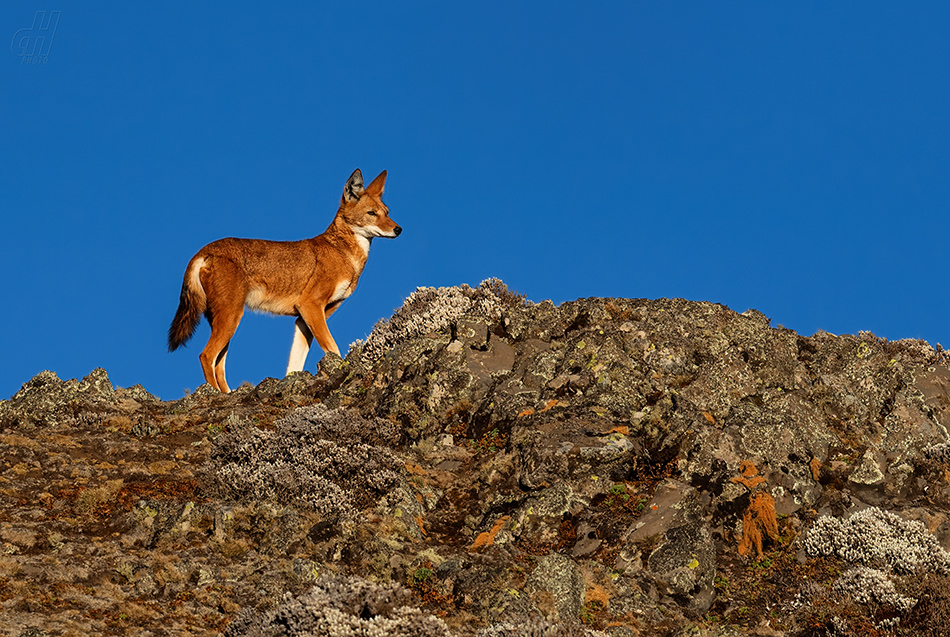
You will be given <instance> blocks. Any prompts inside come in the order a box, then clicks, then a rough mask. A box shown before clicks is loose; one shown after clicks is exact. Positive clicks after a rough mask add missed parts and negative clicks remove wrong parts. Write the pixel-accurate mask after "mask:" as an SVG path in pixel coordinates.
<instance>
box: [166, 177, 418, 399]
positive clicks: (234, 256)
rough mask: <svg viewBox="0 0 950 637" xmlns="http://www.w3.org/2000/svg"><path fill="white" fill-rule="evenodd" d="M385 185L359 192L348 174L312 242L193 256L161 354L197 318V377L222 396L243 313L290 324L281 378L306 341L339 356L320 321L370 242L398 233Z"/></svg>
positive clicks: (358, 180) (234, 244)
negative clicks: (200, 337) (200, 335)
mask: <svg viewBox="0 0 950 637" xmlns="http://www.w3.org/2000/svg"><path fill="white" fill-rule="evenodd" d="M385 185H386V171H385V170H384V171H383V172H381V173H380V174H379V176H378V177H376V179H374V180H373V181H372V183H370V185H369V186H366V188H364V187H363V174H362V173H361V172H360V171H359V170H358V169H357V170H356V171H354V172H353V174H352V175H350V178H349V179H348V180H347V182H346V186H345V187H344V188H343V197H342V198H341V200H340V208H339V210H337V213H336V217H334V219H333V223H331V224H330V227H329V228H327V230H326V232H324V233H323V234H321V235H320V236H317V237H314V238H312V239H304V240H302V241H265V240H262V239H233V238H228V239H220V240H218V241H215V242H213V243H209V244H208V245H206V246H205V247H203V248H202V249H201V250H199V251H198V254H196V255H195V256H194V257H192V259H191V261H189V262H188V267H187V268H185V279H184V282H183V283H182V285H181V302H180V303H179V305H178V311H177V312H176V313H175V318H174V319H173V320H172V324H171V327H170V328H168V351H170V352H173V351H175V350H176V349H178V348H179V347H180V346H182V345H183V344H184V343H185V342H186V341H187V340H188V339H189V338H191V336H192V334H194V332H195V329H197V327H198V323H200V322H201V315H202V314H204V316H205V318H207V319H208V323H209V324H210V325H211V338H209V339H208V344H207V345H205V348H204V350H203V351H202V352H201V354H200V355H199V357H198V358H199V360H200V361H201V369H202V371H203V372H204V376H205V380H207V381H208V383H209V384H211V385H212V386H213V387H215V388H217V389H219V390H221V391H223V392H228V391H230V389H229V388H228V382H227V380H225V377H224V361H225V359H226V358H227V354H228V344H229V343H230V342H231V337H232V336H234V332H235V330H237V327H238V323H240V322H241V317H242V316H243V315H244V307H245V306H247V307H249V308H251V309H253V310H261V311H263V312H270V313H273V314H283V315H287V316H296V317H297V321H296V323H295V331H294V341H293V345H292V346H291V348H290V360H289V361H288V363H287V373H288V374H289V373H290V372H295V371H300V370H302V369H303V365H304V361H305V360H306V359H307V352H309V351H310V345H311V344H312V343H313V339H314V338H316V339H317V343H318V344H319V345H320V347H321V348H323V351H324V352H333V353H334V354H337V355H339V354H340V349H339V348H338V347H337V346H336V343H335V342H334V341H333V337H332V336H331V335H330V329H329V328H328V327H327V317H328V316H330V315H331V314H333V312H335V311H336V309H337V308H338V307H340V304H341V303H342V302H343V300H344V299H346V298H347V297H348V296H350V295H351V294H352V293H353V290H354V289H356V283H357V281H359V279H360V274H362V272H363V267H364V266H365V265H366V258H367V257H368V256H369V246H370V243H372V241H373V239H374V238H376V237H389V238H395V237H397V236H399V233H400V232H402V228H400V227H399V226H398V225H396V222H395V221H393V220H392V219H390V218H389V208H387V207H386V204H384V203H383V200H382V196H383V189H384V187H385Z"/></svg>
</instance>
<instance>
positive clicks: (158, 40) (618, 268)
mask: <svg viewBox="0 0 950 637" xmlns="http://www.w3.org/2000/svg"><path fill="white" fill-rule="evenodd" d="M53 10H58V11H60V13H59V15H58V23H57V24H56V31H55V36H54V37H53V39H52V44H51V46H49V45H48V43H47V46H46V51H45V52H41V53H45V55H44V54H41V55H36V56H34V57H32V58H31V57H28V54H29V53H30V51H26V52H25V50H24V48H23V44H24V41H23V37H24V36H30V35H33V36H36V35H37V33H38V31H35V32H31V31H30V29H31V28H32V27H33V25H34V19H35V16H36V14H37V11H46V12H47V14H46V18H47V19H48V18H49V16H51V15H52V14H51V13H49V12H51V11H53ZM22 30H26V31H22ZM948 33H950V5H948V4H947V3H938V2H915V3H896V2H889V3H880V2H860V3H858V2H837V3H826V2H798V3H764V2H732V3H709V2H678V3H669V2H664V3H659V2H649V3H648V2H616V3H613V2H607V3H599V4H596V5H591V4H589V3H588V4H587V5H583V6H582V4H581V3H563V2H544V3H541V2H479V3H467V4H462V3H459V4H457V5H456V4H450V3H436V2H399V3H393V2H389V3H334V4H333V5H330V4H329V3H318V2H306V3H282V4H281V5H279V6H278V7H276V8H273V7H270V6H265V3H236V2H229V3H210V2H209V3H185V2H163V3H157V4H155V3H152V4H147V3H129V2H121V3H120V2H115V3H105V2H103V3H63V4H56V5H54V4H44V3H35V2H16V3H6V4H4V5H3V7H2V8H0V39H3V42H4V44H5V47H4V48H2V49H0V86H2V87H3V92H2V98H0V122H2V125H0V148H2V149H3V151H4V152H3V153H2V155H0V214H2V226H0V228H2V229H0V272H2V275H3V288H4V299H5V303H4V308H3V311H2V313H0V317H2V318H0V321H2V324H0V327H2V329H0V352H2V355H0V356H2V364H0V398H4V397H8V396H10V395H12V394H13V393H15V392H16V391H17V390H18V389H19V388H20V386H21V385H22V384H23V383H24V382H26V381H27V380H29V379H30V378H31V377H32V376H33V375H34V374H36V373H38V372H39V371H41V370H44V369H51V370H53V371H55V372H56V373H57V374H59V375H60V377H62V378H75V377H82V376H84V375H85V374H87V373H89V371H91V370H92V369H93V368H95V367H100V366H101V367H105V368H106V369H107V370H108V371H109V373H110V376H111V378H112V380H113V382H114V383H116V384H117V385H121V386H129V385H133V384H136V383H142V384H143V385H144V386H145V387H146V389H148V390H149V391H151V392H153V393H155V394H157V395H159V396H161V397H162V398H164V399H175V398H178V397H180V396H181V395H182V394H183V392H184V391H185V390H186V389H194V388H195V387H197V386H198V385H199V384H200V383H201V382H203V380H202V376H201V371H200V367H199V364H198V360H197V355H198V353H199V352H200V351H201V348H202V347H203V346H204V342H205V341H206V339H207V336H208V328H207V325H206V324H203V325H202V327H201V328H200V330H199V332H198V333H197V335H196V337H195V339H194V340H192V341H191V342H190V343H189V346H188V347H187V348H186V349H184V350H179V351H177V352H175V353H174V354H169V353H168V352H167V351H166V341H165V334H166V330H167V328H168V324H169V322H170V321H171V318H172V316H173V314H174V312H175V308H176V306H177V302H178V292H179V288H180V286H181V279H182V274H183V271H184V267H185V264H186V263H187V262H188V259H189V258H190V257H191V256H192V255H193V254H194V253H195V252H197V251H198V250H199V249H200V248H201V247H202V246H203V245H205V244H206V243H208V242H210V241H213V240H215V239H218V238H221V237H226V236H237V237H256V238H263V239H278V240H290V239H301V238H305V237H310V236H315V235H317V234H320V233H321V232H323V230H325V229H326V227H327V225H329V223H330V221H331V220H332V218H333V215H334V213H335V211H336V208H337V205H338V202H339V197H340V194H341V192H342V188H343V185H344V183H345V181H346V178H347V177H348V176H349V174H350V173H351V172H352V171H353V169H354V168H357V167H359V168H361V169H362V170H363V172H364V174H365V175H366V177H367V179H371V178H372V177H374V176H375V175H376V174H378V173H379V172H380V171H381V170H383V169H386V170H388V171H389V179H388V181H387V190H386V196H385V199H386V201H387V204H388V205H389V207H390V211H391V215H392V217H393V218H394V219H395V220H396V221H397V222H398V223H399V224H400V225H401V226H402V227H403V229H404V232H403V234H402V235H401V236H400V237H399V238H398V239H395V240H392V241H388V240H383V239H378V240H376V241H375V242H374V244H373V248H372V252H371V254H370V259H369V264H368V266H367V269H366V271H365V273H364V275H363V278H362V279H361V281H360V285H359V288H358V289H357V291H356V293H355V294H354V295H353V296H352V297H351V298H350V299H349V300H347V302H346V303H345V304H344V305H343V307H342V308H341V309H340V310H339V311H338V312H337V313H336V314H335V315H334V316H333V317H332V318H331V319H330V329H331V331H332V332H333V334H334V337H335V339H336V341H337V342H338V343H340V345H341V347H342V346H344V345H345V344H348V343H350V342H352V341H353V340H355V339H357V338H360V337H363V336H364V335H366V334H367V333H368V332H369V331H370V330H371V329H372V327H373V324H374V323H375V322H376V321H377V320H378V319H379V318H382V317H386V316H389V315H390V314H391V313H392V311H393V309H394V308H396V307H398V306H399V305H400V304H401V302H402V299H403V298H405V296H406V295H408V294H409V293H410V292H412V291H413V290H414V289H415V288H416V287H417V286H445V285H457V284H460V283H469V284H473V285H474V284H477V283H478V282H479V281H481V280H482V279H485V278H487V277H499V278H501V279H503V280H504V281H505V282H506V283H507V284H508V285H509V286H510V287H512V288H513V289H515V290H518V291H520V292H522V293H524V294H526V295H527V296H528V298H530V299H532V300H535V301H540V300H542V299H547V298H550V299H552V300H554V301H555V302H563V301H566V300H571V299H575V298H579V297H588V296H613V297H630V298H659V297H682V298H687V299H693V300H705V301H713V302H717V303H723V304H725V305H727V306H729V307H731V308H732V309H734V310H737V311H739V312H742V311H744V310H746V309H748V308H756V309H758V310H760V311H762V312H763V313H765V314H766V315H767V316H769V317H771V318H772V319H773V324H775V325H784V326H786V327H789V328H792V329H794V330H796V331H798V332H800V333H802V334H805V335H810V334H812V333H814V332H815V331H816V330H819V329H822V330H827V331H830V332H833V333H857V332H858V331H859V330H870V331H872V332H874V333H876V334H878V335H879V336H883V337H886V338H888V339H899V338H923V339H926V340H928V341H930V342H932V343H936V342H944V343H947V344H948V345H950V323H948V321H947V315H948V314H950V312H948V310H950V300H948V295H947V291H946V286H945V285H944V282H945V280H946V278H947V271H948V265H947V257H946V252H947V236H948V230H950V219H948V214H947V213H948V202H950V179H948V177H950V124H948V121H950V119H948V113H950V76H948V73H950V72H948V68H950V37H948V36H947V34H948ZM28 43H29V41H27V44H28ZM35 43H36V42H35V41H34V44H35ZM6 45H8V46H6ZM34 53H35V52H34ZM292 332H293V320H292V319H291V318H287V317H271V316H264V315H258V314H250V313H249V314H246V315H245V318H244V321H243V322H242V324H241V327H240V329H239V330H238V333H237V335H236V337H235V339H234V341H233V342H232V346H231V350H230V354H229V357H228V380H229V382H230V384H231V386H232V387H236V386H237V385H239V384H240V383H241V382H243V381H251V382H253V383H257V382H259V381H260V380H261V379H262V378H265V377H267V376H277V377H279V376H280V375H282V373H283V371H284V369H285V367H286V360H287V354H288V352H289V350H290V344H291V337H292ZM319 355H320V352H319V349H316V348H315V349H314V350H313V351H312V352H311V356H310V358H309V359H308V361H307V367H306V369H309V370H311V371H312V370H313V369H314V367H315V364H316V361H317V359H318V358H319Z"/></svg>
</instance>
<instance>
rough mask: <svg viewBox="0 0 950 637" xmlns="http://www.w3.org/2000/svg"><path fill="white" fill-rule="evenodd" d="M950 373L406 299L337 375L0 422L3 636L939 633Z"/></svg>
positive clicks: (92, 399)
mask: <svg viewBox="0 0 950 637" xmlns="http://www.w3.org/2000/svg"><path fill="white" fill-rule="evenodd" d="M948 390H950V366H948V361H947V358H946V356H945V355H944V353H943V352H942V351H940V350H939V347H938V349H937V350H935V349H934V348H932V347H931V346H930V345H928V344H926V343H924V342H920V341H898V342H887V341H884V340H882V339H879V338H876V337H875V336H873V335H871V334H860V335H858V336H833V335H831V334H825V333H819V334H816V335H814V336H812V337H808V338H806V337H802V336H800V335H798V334H795V333H794V332H792V331H790V330H786V329H782V328H773V327H771V326H770V325H769V321H768V319H766V318H765V317H764V316H763V315H761V314H759V313H758V312H755V311H749V312H746V313H744V314H737V313H735V312H733V311H731V310H729V309H728V308H725V307H723V306H720V305H714V304H711V303H696V302H688V301H683V300H665V299H663V300H656V301H648V300H630V299H584V300H579V301H575V302H570V303H565V304H563V305H561V306H559V307H555V306H554V305H553V304H551V303H549V302H544V303H540V304H531V303H526V302H523V301H522V300H521V299H520V298H518V297H517V296H515V295H513V294H511V293H510V292H508V291H507V289H506V288H505V287H504V286H503V285H501V284H500V283H498V282H488V283H485V284H483V285H482V286H481V287H479V288H474V289H472V288H468V287H466V286H462V287H459V288H447V289H438V290H435V289H421V290H419V291H418V292H416V293H415V294H413V295H412V296H411V297H410V298H409V299H407V301H406V304H405V305H404V306H403V307H402V308H401V309H400V310H398V311H397V312H396V313H395V314H394V315H393V317H391V319H389V320H387V321H384V322H381V323H380V324H379V325H377V327H376V329H375V330H374V331H373V334H372V335H371V336H370V337H369V338H368V339H367V341H366V342H365V343H359V344H357V345H356V346H355V347H354V348H353V349H352V350H351V352H350V354H349V355H348V356H347V358H346V360H342V361H341V360H340V359H339V358H336V357H327V358H325V359H324V361H323V362H322V363H321V364H320V368H319V371H318V373H317V374H316V375H315V376H314V375H310V374H308V373H300V374H294V375H292V376H290V377H288V378H286V379H283V380H274V379H269V380H265V381H264V382H262V383H261V384H260V385H258V386H257V387H250V386H245V387H241V388H239V389H238V390H236V391H235V392H233V393H232V394H230V395H221V394H218V393H216V392H214V391H213V390H210V389H209V388H208V387H207V386H205V387H202V388H200V389H199V390H197V391H196V392H195V393H193V394H191V395H189V396H186V397H185V398H183V399H181V400H179V401H175V402H162V401H159V400H157V399H155V398H154V397H152V396H150V395H149V394H148V393H147V392H146V391H145V390H144V389H142V388H141V387H133V388H129V389H122V388H113V386H112V385H111V383H110V382H109V380H108V377H107V375H106V372H105V371H103V370H96V371H94V372H93V373H92V374H90V375H89V376H88V377H87V378H85V379H82V380H81V381H76V380H69V381H62V380H60V379H58V378H57V377H56V375H55V374H53V373H51V372H44V373H42V374H40V375H38V376H37V377H35V378H33V379H32V380H30V381H29V382H28V383H26V385H24V387H23V389H22V390H21V391H20V392H18V393H17V394H16V395H15V396H13V397H12V398H11V399H10V400H8V401H2V402H0V548H2V552H0V608H2V611H0V632H2V633H3V634H9V635H60V634H62V635H89V634H135V635H148V634H152V635H186V634H214V633H217V632H221V631H224V632H225V633H226V634H228V635H235V636H237V635H291V634H293V635H302V634H322V635H333V636H345V635H453V636H468V635H480V636H481V637H488V636H501V635H506V636H507V635H512V636H515V635H519V636H520V635H538V636H540V635H544V636H555V635H557V636H561V635H598V634H606V635H611V636H616V637H619V636H628V635H721V636H726V635H848V634H853V635H874V634H881V635H884V634H897V635H941V634H945V627H946V626H947V625H948V619H950V605H948V603H950V592H948V588H950V587H948V586H947V583H948V582H947V575H948V573H950V554H948V553H947V552H946V550H945V547H947V546H950V519H948V512H950V445H948V444H947V443H948V440H950V435H948V432H947V429H946V425H947V423H948V422H950V393H948Z"/></svg>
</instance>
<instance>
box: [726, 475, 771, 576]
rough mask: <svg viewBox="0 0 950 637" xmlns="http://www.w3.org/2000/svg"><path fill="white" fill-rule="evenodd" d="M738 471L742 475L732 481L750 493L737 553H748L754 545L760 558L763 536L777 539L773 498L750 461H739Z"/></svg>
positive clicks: (743, 515) (743, 516)
mask: <svg viewBox="0 0 950 637" xmlns="http://www.w3.org/2000/svg"><path fill="white" fill-rule="evenodd" d="M739 471H740V473H741V474H742V475H741V476H739V477H736V478H733V479H732V481H733V482H735V483H736V484H741V485H744V486H745V487H746V488H747V489H749V491H750V492H751V493H752V495H751V497H750V498H749V506H748V508H746V510H745V513H743V514H742V538H741V539H740V540H739V555H748V553H749V551H750V550H751V549H752V547H755V552H756V555H757V556H758V558H759V559H762V544H763V541H764V540H765V538H768V539H770V540H772V541H773V542H774V541H775V540H777V539H778V519H777V518H776V516H775V499H774V498H773V497H772V496H771V495H769V494H768V493H767V492H766V491H765V489H764V488H763V486H762V485H764V484H765V478H763V477H762V476H760V475H759V470H758V469H756V467H755V465H754V464H753V463H752V462H750V461H748V460H744V461H742V462H741V463H739Z"/></svg>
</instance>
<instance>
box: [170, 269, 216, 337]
mask: <svg viewBox="0 0 950 637" xmlns="http://www.w3.org/2000/svg"><path fill="white" fill-rule="evenodd" d="M202 265H203V260H200V261H199V260H193V261H192V262H191V263H189V264H188V269H187V270H185V280H184V282H183V283H182V284H181V301H180V302H179V303H178V311H177V312H175V318H173V319H172V324H171V327H169V328H168V351H169V352H174V351H175V350H176V349H178V348H179V347H181V346H182V345H184V344H185V343H186V342H187V341H188V339H190V338H191V336H192V334H194V333H195V330H196V329H198V323H200V322H201V315H202V314H204V311H205V309H206V308H207V307H208V298H207V297H206V296H205V291H204V289H203V288H202V287H201V281H200V280H199V279H198V271H199V270H200V269H201V266H202Z"/></svg>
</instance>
